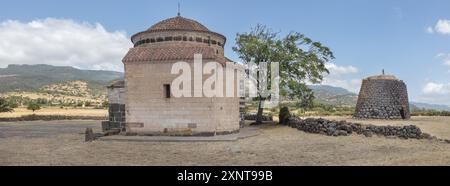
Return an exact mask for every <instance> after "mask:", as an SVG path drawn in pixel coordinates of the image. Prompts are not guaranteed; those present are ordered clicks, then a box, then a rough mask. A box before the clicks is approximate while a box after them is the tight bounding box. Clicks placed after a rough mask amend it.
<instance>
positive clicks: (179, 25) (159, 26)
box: [147, 16, 210, 32]
mask: <svg viewBox="0 0 450 186" xmlns="http://www.w3.org/2000/svg"><path fill="white" fill-rule="evenodd" d="M167 30H187V31H201V32H210V30H209V29H208V28H206V27H205V26H203V25H202V24H201V23H199V22H197V21H194V20H192V19H187V18H184V17H181V16H177V17H173V18H169V19H166V20H163V21H160V22H159V23H156V24H155V25H153V26H152V27H150V28H149V29H148V30H147V31H148V32H153V31H167Z"/></svg>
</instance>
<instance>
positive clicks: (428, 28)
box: [425, 26, 434, 34]
mask: <svg viewBox="0 0 450 186" xmlns="http://www.w3.org/2000/svg"><path fill="white" fill-rule="evenodd" d="M425 31H426V32H427V33H429V34H432V33H434V30H433V28H432V27H431V26H429V27H427V28H426V29H425Z"/></svg>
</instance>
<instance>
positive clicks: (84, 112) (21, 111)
mask: <svg viewBox="0 0 450 186" xmlns="http://www.w3.org/2000/svg"><path fill="white" fill-rule="evenodd" d="M30 114H36V115H63V116H98V117H106V116H107V115H108V110H106V109H89V108H86V109H83V108H63V109H61V108H58V107H46V108H41V110H37V111H35V112H34V113H33V111H31V110H27V109H26V108H16V109H14V112H6V113H0V118H15V117H21V116H25V115H30Z"/></svg>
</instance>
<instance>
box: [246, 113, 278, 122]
mask: <svg viewBox="0 0 450 186" xmlns="http://www.w3.org/2000/svg"><path fill="white" fill-rule="evenodd" d="M256 115H257V114H245V115H244V119H245V120H251V121H256ZM262 120H263V121H273V118H272V116H268V115H263V116H262Z"/></svg>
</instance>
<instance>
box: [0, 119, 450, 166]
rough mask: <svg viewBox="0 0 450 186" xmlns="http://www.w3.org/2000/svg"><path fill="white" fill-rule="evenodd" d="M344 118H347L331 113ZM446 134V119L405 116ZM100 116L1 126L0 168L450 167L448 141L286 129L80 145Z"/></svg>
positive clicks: (449, 128)
mask: <svg viewBox="0 0 450 186" xmlns="http://www.w3.org/2000/svg"><path fill="white" fill-rule="evenodd" d="M334 119H345V118H334ZM358 122H360V123H374V124H391V125H394V124H395V125H400V124H405V123H408V124H416V125H418V126H419V127H421V128H423V130H424V131H425V132H429V133H430V134H432V135H439V136H440V137H448V138H449V139H450V117H419V118H413V119H412V120H411V121H407V122H401V121H376V122H375V121H369V120H365V121H358ZM86 127H95V128H94V130H96V131H99V130H100V122H99V121H51V122H43V121H36V122H15V123H0V165H450V144H446V143H442V142H438V141H430V140H413V139H411V140H402V139H387V138H384V137H371V138H366V137H364V136H358V135H352V136H342V137H328V136H323V135H317V134H307V133H304V132H301V131H298V130H296V129H292V128H289V127H286V126H264V127H262V128H261V129H260V132H261V134H260V135H258V136H255V137H250V138H246V139H241V140H238V141H232V142H115V141H94V142H91V143H85V142H83V140H84V134H83V132H84V130H85V128H86Z"/></svg>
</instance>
